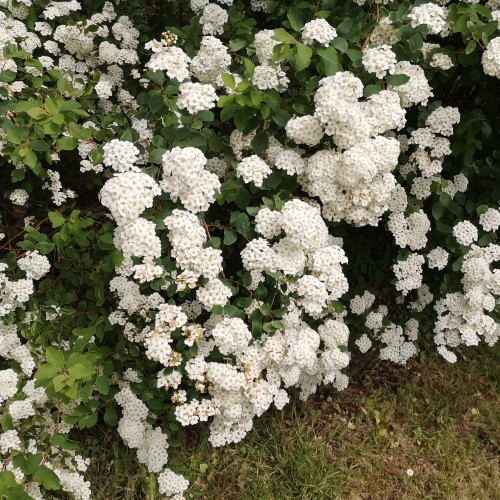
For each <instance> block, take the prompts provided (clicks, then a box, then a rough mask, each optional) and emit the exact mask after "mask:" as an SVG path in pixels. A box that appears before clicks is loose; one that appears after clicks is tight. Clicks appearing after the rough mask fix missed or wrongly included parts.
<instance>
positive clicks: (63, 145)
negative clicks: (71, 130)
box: [56, 137, 78, 151]
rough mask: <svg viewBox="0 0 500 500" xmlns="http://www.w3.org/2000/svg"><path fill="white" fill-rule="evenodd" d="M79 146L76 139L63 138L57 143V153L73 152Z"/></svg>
mask: <svg viewBox="0 0 500 500" xmlns="http://www.w3.org/2000/svg"><path fill="white" fill-rule="evenodd" d="M77 146H78V139H77V138H76V137H61V138H60V139H58V140H57V142H56V151H72V150H73V149H75V148H76V147H77Z"/></svg>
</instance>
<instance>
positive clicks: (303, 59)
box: [294, 43, 313, 71]
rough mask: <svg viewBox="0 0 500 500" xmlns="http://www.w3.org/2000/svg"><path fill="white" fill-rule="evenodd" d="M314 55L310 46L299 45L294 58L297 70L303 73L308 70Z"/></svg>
mask: <svg viewBox="0 0 500 500" xmlns="http://www.w3.org/2000/svg"><path fill="white" fill-rule="evenodd" d="M312 54H313V51H312V49H311V47H309V45H304V44H302V43H299V44H297V53H296V54H295V57H294V63H295V70H296V71H302V70H303V69H306V68H307V67H308V66H309V65H310V64H311V57H312Z"/></svg>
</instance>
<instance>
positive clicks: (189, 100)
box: [177, 82, 217, 115]
mask: <svg viewBox="0 0 500 500" xmlns="http://www.w3.org/2000/svg"><path fill="white" fill-rule="evenodd" d="M179 90H180V94H179V97H178V99H177V107H178V108H179V109H186V110H187V112H188V113H189V114H191V115H195V114H196V113H198V111H206V110H209V109H211V108H213V107H214V106H215V101H217V94H216V92H215V88H214V87H213V85H210V84H208V83H193V82H184V83H181V84H180V85H179Z"/></svg>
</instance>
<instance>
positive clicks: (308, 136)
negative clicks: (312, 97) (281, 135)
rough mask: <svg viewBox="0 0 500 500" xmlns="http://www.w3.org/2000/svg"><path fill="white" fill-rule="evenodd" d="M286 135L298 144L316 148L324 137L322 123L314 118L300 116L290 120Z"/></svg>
mask: <svg viewBox="0 0 500 500" xmlns="http://www.w3.org/2000/svg"><path fill="white" fill-rule="evenodd" d="M285 130H286V135H287V136H288V137H289V138H290V139H292V140H293V141H295V142H296V143H297V144H306V145H307V146H316V145H317V144H319V142H320V141H321V139H322V138H323V136H324V132H323V127H322V126H321V123H320V122H319V121H318V120H317V118H315V117H314V116H310V115H306V116H298V117H294V118H291V119H290V120H288V122H287V124H286V127H285Z"/></svg>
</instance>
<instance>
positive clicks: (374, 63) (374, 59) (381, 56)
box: [361, 45, 397, 78]
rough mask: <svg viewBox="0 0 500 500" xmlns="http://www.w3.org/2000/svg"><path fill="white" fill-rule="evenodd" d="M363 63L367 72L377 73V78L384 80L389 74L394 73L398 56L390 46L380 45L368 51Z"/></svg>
mask: <svg viewBox="0 0 500 500" xmlns="http://www.w3.org/2000/svg"><path fill="white" fill-rule="evenodd" d="M361 61H362V63H363V67H364V68H365V69H366V71H368V73H375V75H376V77H377V78H384V76H386V75H387V73H389V74H392V73H394V70H395V69H396V63H397V59H396V54H395V53H394V52H393V51H392V49H391V47H390V45H378V46H375V47H371V48H368V49H366V50H365V51H364V53H363V57H362V59H361Z"/></svg>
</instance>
